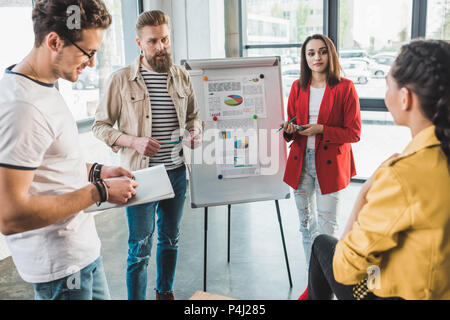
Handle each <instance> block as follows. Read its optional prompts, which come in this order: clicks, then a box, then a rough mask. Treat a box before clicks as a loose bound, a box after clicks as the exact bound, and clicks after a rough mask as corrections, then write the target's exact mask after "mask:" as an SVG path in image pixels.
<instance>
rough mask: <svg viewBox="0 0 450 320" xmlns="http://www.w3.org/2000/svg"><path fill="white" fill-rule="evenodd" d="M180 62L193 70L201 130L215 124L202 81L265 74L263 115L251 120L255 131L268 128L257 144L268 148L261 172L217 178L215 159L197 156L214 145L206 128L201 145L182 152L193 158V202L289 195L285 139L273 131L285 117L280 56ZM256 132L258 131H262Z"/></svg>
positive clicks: (222, 202)
mask: <svg viewBox="0 0 450 320" xmlns="http://www.w3.org/2000/svg"><path fill="white" fill-rule="evenodd" d="M182 64H183V65H184V66H185V68H186V69H187V70H188V72H189V74H190V76H191V80H192V84H193V88H194V91H195V95H196V98H197V101H198V105H199V109H200V119H201V120H203V121H204V122H205V131H204V132H207V131H208V129H213V128H216V124H215V123H214V121H213V120H212V118H211V116H210V115H209V114H208V107H207V105H206V103H205V100H206V99H205V92H204V90H205V89H204V86H205V85H204V82H205V80H206V79H211V80H212V79H221V78H233V77H240V76H248V75H254V74H255V75H263V79H264V91H265V93H264V95H265V102H266V116H265V117H264V118H260V117H258V118H257V119H256V120H255V121H257V127H258V132H262V131H259V129H265V130H263V131H265V132H266V134H263V136H265V139H264V138H263V139H258V149H259V150H267V151H264V152H265V156H264V163H262V164H261V172H264V174H262V175H257V176H251V177H243V178H233V179H219V178H218V175H217V168H216V164H215V163H207V162H206V161H198V159H199V153H203V154H209V151H210V150H211V149H214V143H215V142H214V138H211V137H210V136H209V137H208V136H207V135H205V134H204V136H203V144H202V146H201V148H198V149H196V150H194V151H191V153H190V155H189V156H188V157H186V158H187V159H189V161H191V162H192V163H191V164H190V176H189V188H190V198H191V207H192V208H201V207H211V206H220V205H227V204H237V203H248V202H256V201H267V200H279V199H288V198H289V197H290V189H289V186H288V185H286V184H285V183H284V182H283V176H284V171H285V168H286V142H285V140H284V139H283V134H282V131H281V132H276V131H277V129H278V128H279V127H280V122H281V121H284V111H283V95H282V82H281V68H280V58H279V57H258V58H229V59H209V60H184V61H182ZM205 77H206V78H205ZM218 121H220V119H219V120H218ZM259 135H260V136H261V133H260V134H259ZM185 152H186V151H185ZM196 152H197V153H196ZM213 152H214V151H213ZM261 152H262V151H260V154H261ZM271 153H273V154H271ZM200 157H201V156H200ZM196 159H197V160H196Z"/></svg>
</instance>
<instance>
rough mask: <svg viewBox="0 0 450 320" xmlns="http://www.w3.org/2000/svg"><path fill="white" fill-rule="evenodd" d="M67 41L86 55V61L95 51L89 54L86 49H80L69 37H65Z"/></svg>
mask: <svg viewBox="0 0 450 320" xmlns="http://www.w3.org/2000/svg"><path fill="white" fill-rule="evenodd" d="M67 41H69V42H70V43H71V44H73V45H74V46H75V47H76V48H77V49H78V50H80V51H81V52H82V53H83V54H84V55H85V56H86V57H88V58H89V59H88V61H89V60H91V59H92V58H93V57H94V56H95V53H91V54H89V53H87V52H86V51H84V50H83V49H81V48H80V47H79V46H78V45H77V44H76V43H75V42H73V41H72V40H70V39H67Z"/></svg>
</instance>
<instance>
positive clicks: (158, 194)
mask: <svg viewBox="0 0 450 320" xmlns="http://www.w3.org/2000/svg"><path fill="white" fill-rule="evenodd" d="M133 174H134V176H135V178H136V181H137V182H138V183H139V186H138V187H137V188H136V196H134V197H133V198H131V199H130V200H129V201H128V202H127V203H126V204H113V203H109V202H103V203H102V204H101V205H100V206H97V205H96V204H93V205H92V206H90V207H88V208H86V209H84V212H94V211H102V210H107V209H111V208H120V207H129V206H134V205H137V204H141V203H147V202H152V201H158V200H163V199H169V198H173V197H175V193H174V192H173V189H172V184H171V183H170V180H169V176H168V175H167V171H166V169H165V167H164V165H162V164H161V165H157V166H154V167H149V168H146V169H142V170H138V171H134V172H133Z"/></svg>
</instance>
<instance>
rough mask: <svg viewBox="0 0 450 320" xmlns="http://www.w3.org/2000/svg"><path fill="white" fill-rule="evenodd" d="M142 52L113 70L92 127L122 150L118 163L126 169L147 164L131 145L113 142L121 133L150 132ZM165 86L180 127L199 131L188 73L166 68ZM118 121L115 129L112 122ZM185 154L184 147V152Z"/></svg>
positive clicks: (200, 123)
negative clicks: (132, 60)
mask: <svg viewBox="0 0 450 320" xmlns="http://www.w3.org/2000/svg"><path fill="white" fill-rule="evenodd" d="M141 57H142V55H141V56H139V57H138V58H137V59H136V60H135V62H134V63H133V64H131V65H130V66H128V67H125V68H122V69H120V70H118V71H116V72H114V73H113V74H112V75H111V76H110V78H109V80H108V83H107V90H106V93H105V95H104V96H103V98H102V99H101V101H100V104H99V106H98V109H97V111H96V113H95V123H94V126H93V127H92V131H93V133H94V135H95V136H96V137H97V138H99V139H100V140H102V141H104V142H105V143H106V144H107V145H108V146H110V147H111V148H112V150H113V151H114V152H118V151H119V150H121V153H120V156H121V164H122V166H123V167H125V168H127V169H129V170H139V169H143V168H147V167H148V166H149V162H150V158H149V157H147V156H144V155H142V154H140V153H138V152H137V151H136V150H134V149H132V148H122V147H119V146H115V145H114V143H115V142H116V140H117V139H118V138H119V137H120V136H121V135H122V134H124V133H125V134H127V135H131V136H137V137H151V136H152V108H151V101H150V97H149V94H148V90H147V86H146V85H145V82H144V79H143V78H142V75H141V73H140V71H139V70H140V65H141ZM167 89H168V92H169V95H170V97H171V98H172V100H173V103H174V105H175V109H176V112H177V116H178V123H179V126H180V129H181V130H182V132H183V129H186V130H191V129H193V128H197V129H198V130H200V132H202V129H203V122H202V121H201V120H199V108H198V105H197V99H196V98H195V93H194V90H193V87H192V83H191V80H190V77H189V74H188V73H187V71H186V70H185V69H183V68H182V67H179V66H175V65H174V66H172V67H171V68H170V70H169V72H168V79H167ZM115 124H117V129H116V128H115V127H114V125H115ZM184 154H185V155H186V150H185V152H184Z"/></svg>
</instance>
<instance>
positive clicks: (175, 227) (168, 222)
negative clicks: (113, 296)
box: [127, 166, 186, 300]
mask: <svg viewBox="0 0 450 320" xmlns="http://www.w3.org/2000/svg"><path fill="white" fill-rule="evenodd" d="M167 174H168V175H169V179H170V182H171V183H172V188H173V190H174V193H175V197H174V198H172V199H166V200H161V201H155V202H150V203H145V204H141V205H137V206H133V207H128V208H127V219H128V229H129V238H128V258H127V291H128V299H129V300H145V299H146V293H147V266H148V263H149V260H150V255H151V249H152V244H153V235H154V232H155V212H156V213H157V214H158V220H157V227H158V230H157V232H158V243H157V246H156V290H157V291H158V292H159V293H161V294H166V293H169V292H172V291H173V282H174V278H175V267H176V264H177V256H178V239H179V236H180V224H181V217H182V215H183V207H184V201H185V199H186V167H185V166H182V167H180V168H177V169H174V170H169V171H167Z"/></svg>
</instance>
